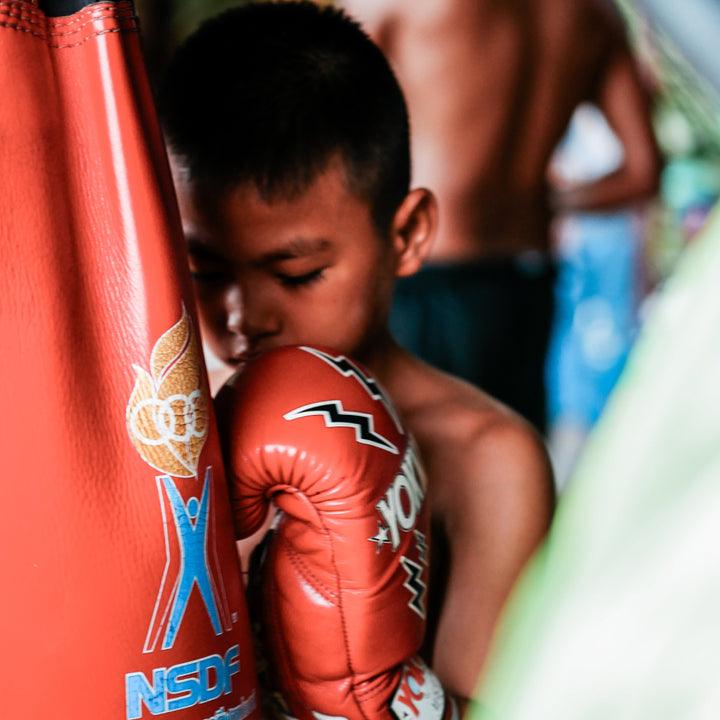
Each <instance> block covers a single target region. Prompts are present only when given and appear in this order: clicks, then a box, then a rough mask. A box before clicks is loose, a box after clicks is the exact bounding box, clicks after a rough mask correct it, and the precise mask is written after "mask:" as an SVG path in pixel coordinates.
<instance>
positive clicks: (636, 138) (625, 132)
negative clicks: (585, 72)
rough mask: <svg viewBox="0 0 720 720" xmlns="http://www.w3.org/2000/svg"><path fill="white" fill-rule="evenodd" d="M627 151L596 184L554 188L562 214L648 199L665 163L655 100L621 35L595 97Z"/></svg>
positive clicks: (652, 193)
mask: <svg viewBox="0 0 720 720" xmlns="http://www.w3.org/2000/svg"><path fill="white" fill-rule="evenodd" d="M588 100H589V101H591V102H593V103H594V104H595V105H597V107H598V108H599V109H600V111H601V112H602V113H603V115H604V116H605V119H606V120H607V122H608V124H609V125H610V127H611V129H612V130H613V132H614V133H615V135H616V137H617V139H618V141H619V142H620V144H621V146H622V150H623V162H622V164H621V166H620V167H619V168H618V169H617V170H615V171H614V172H611V173H610V174H608V175H605V176H604V177H602V178H599V179H598V180H595V181H593V182H589V183H581V184H574V183H568V184H560V185H557V186H555V187H554V189H553V192H552V195H551V199H552V204H553V209H554V210H556V211H558V212H582V211H586V212H587V211H602V210H609V209H612V208H617V207H619V206H623V205H629V204H632V203H635V202H639V201H643V200H648V199H650V198H651V197H652V196H653V195H654V194H655V193H656V192H657V190H658V185H659V179H660V171H661V168H662V159H661V154H660V150H659V147H658V144H657V141H656V138H655V134H654V130H653V126H652V112H651V101H650V97H649V93H648V92H647V90H646V88H645V86H644V84H643V81H642V79H641V77H640V74H639V72H638V67H637V64H636V61H635V59H634V57H633V55H632V52H631V50H630V48H629V47H628V45H627V43H626V42H625V40H624V37H623V36H619V37H618V38H617V39H616V40H615V41H614V42H613V43H612V45H611V48H610V50H609V52H608V56H607V60H606V64H605V67H604V69H603V73H602V75H601V77H600V79H599V82H598V83H597V85H596V89H595V92H594V95H593V97H590V98H588Z"/></svg>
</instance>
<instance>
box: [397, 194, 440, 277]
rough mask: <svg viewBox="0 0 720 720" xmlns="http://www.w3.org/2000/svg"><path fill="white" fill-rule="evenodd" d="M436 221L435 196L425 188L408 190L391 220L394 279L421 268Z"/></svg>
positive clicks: (428, 249)
mask: <svg viewBox="0 0 720 720" xmlns="http://www.w3.org/2000/svg"><path fill="white" fill-rule="evenodd" d="M437 222H438V208H437V201H436V200H435V196H434V195H433V194H432V193H431V192H430V191H429V190H426V189H425V188H417V189H415V190H411V191H410V192H409V193H408V194H407V195H406V196H405V199H404V200H403V201H402V203H401V204H400V207H399V208H398V209H397V211H396V213H395V217H394V218H393V223H392V228H391V233H392V242H393V245H394V247H395V250H396V252H397V268H396V269H395V275H396V277H406V276H407V275H412V274H413V273H415V272H417V271H418V270H419V269H420V266H421V265H422V263H423V260H425V258H426V257H427V254H428V252H429V251H430V245H431V243H432V241H433V238H434V237H435V231H436V229H437Z"/></svg>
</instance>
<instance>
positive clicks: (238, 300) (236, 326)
mask: <svg viewBox="0 0 720 720" xmlns="http://www.w3.org/2000/svg"><path fill="white" fill-rule="evenodd" d="M224 304H225V325H226V327H227V329H228V330H229V331H230V332H231V333H233V334H235V335H238V334H240V333H242V324H243V302H242V291H241V289H240V286H239V285H231V286H229V287H228V288H227V289H226V291H225V297H224Z"/></svg>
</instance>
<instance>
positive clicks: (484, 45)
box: [341, 0, 661, 430]
mask: <svg viewBox="0 0 720 720" xmlns="http://www.w3.org/2000/svg"><path fill="white" fill-rule="evenodd" d="M341 4H342V6H343V7H344V8H345V9H346V10H347V11H348V12H349V13H350V14H351V15H353V16H354V17H355V18H356V19H357V20H359V21H360V22H361V24H362V25H363V26H364V28H365V29H366V31H368V32H369V33H370V34H371V36H372V37H373V39H374V40H375V41H376V42H377V44H378V45H379V46H380V47H381V49H382V50H383V51H384V52H385V54H386V56H387V57H388V59H389V60H390V62H391V64H392V66H393V69H394V70H395V72H396V74H397V76H398V79H399V81H400V84H401V86H402V88H403V90H404V93H405V96H406V99H407V103H408V107H409V113H410V123H411V133H412V135H411V137H412V157H413V185H414V186H416V187H417V186H421V187H422V186H425V187H431V188H433V190H434V192H435V194H436V196H437V198H438V202H439V207H440V222H439V228H438V233H437V237H436V240H435V243H434V246H433V248H432V249H431V251H430V255H429V260H428V262H427V263H426V266H425V268H424V269H423V270H422V271H421V272H420V273H418V274H416V275H415V276H413V277H411V278H407V279H403V280H402V281H401V282H400V283H399V284H398V286H397V289H396V296H395V297H396V301H395V306H394V308H393V315H392V318H391V329H392V331H393V333H394V335H395V336H396V338H397V339H398V340H399V341H400V342H401V343H402V344H404V345H405V346H406V347H408V348H409V349H410V350H411V351H412V352H414V353H415V354H418V355H420V356H421V357H423V358H424V359H425V360H427V361H429V362H431V363H432V364H434V365H436V366H438V367H440V368H442V369H444V370H446V371H449V372H451V373H453V374H455V375H460V376H462V377H464V378H466V379H468V380H471V381H472V382H474V383H475V384H477V385H479V386H481V387H482V388H483V389H484V390H486V391H487V392H489V393H490V394H491V395H494V396H496V397H498V398H500V399H501V400H503V401H504V402H506V403H508V404H509V405H511V406H512V407H514V408H516V409H517V410H519V411H520V412H521V413H522V414H524V415H525V416H526V417H527V418H528V419H530V420H531V421H532V422H534V423H535V425H536V426H537V427H538V428H539V429H541V430H544V429H545V391H544V381H543V366H544V360H545V353H546V349H547V341H548V336H549V332H550V326H551V320H552V312H553V279H554V268H553V263H552V260H551V256H550V222H551V219H552V217H553V215H554V214H555V213H558V212H572V211H591V210H603V209H610V208H616V207H618V206H620V205H626V204H629V203H632V202H636V201H640V200H643V199H647V198H649V197H651V196H652V195H653V194H654V193H655V192H656V190H657V187H658V178H659V172H660V167H661V161H660V155H659V150H658V147H657V144H656V142H655V138H654V135H653V130H652V126H651V121H650V107H649V98H648V97H647V95H646V92H645V89H644V87H643V84H642V82H641V80H640V77H639V74H638V69H637V66H636V64H635V61H634V58H633V56H632V53H631V50H630V48H629V46H628V43H627V40H626V36H625V32H624V25H623V21H622V18H621V17H620V16H619V14H618V13H617V11H616V9H615V7H614V6H613V5H612V3H611V1H610V0H503V2H494V1H491V0H343V2H342V3H341ZM583 102H591V103H594V104H595V105H597V106H598V107H599V108H600V110H601V111H602V112H603V114H604V115H605V117H606V119H607V121H608V123H609V124H610V126H611V128H612V129H613V131H614V132H615V134H616V135H617V137H618V140H619V142H620V143H621V145H622V147H623V151H624V162H623V164H622V166H621V167H619V168H618V169H617V170H616V171H615V172H613V173H612V174H610V175H607V176H605V177H604V178H602V179H600V180H598V181H595V182H592V183H589V184H586V185H581V186H564V187H551V185H550V183H549V179H548V178H549V172H548V166H549V163H550V160H551V157H552V154H553V151H554V150H555V148H556V146H557V144H558V142H559V141H560V140H561V138H562V136H563V134H564V132H565V130H566V128H567V125H568V122H569V120H570V118H571V116H572V114H573V112H574V110H575V109H576V107H577V106H578V105H579V104H581V103H583Z"/></svg>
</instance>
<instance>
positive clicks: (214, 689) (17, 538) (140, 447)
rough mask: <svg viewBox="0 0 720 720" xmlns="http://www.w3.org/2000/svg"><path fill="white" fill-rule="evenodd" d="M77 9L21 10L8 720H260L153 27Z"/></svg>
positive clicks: (12, 216)
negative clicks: (159, 93) (168, 151)
mask: <svg viewBox="0 0 720 720" xmlns="http://www.w3.org/2000/svg"><path fill="white" fill-rule="evenodd" d="M64 4H65V6H66V7H64V8H61V9H60V12H62V13H63V14H62V15H59V16H52V15H53V10H54V9H56V8H53V7H51V5H52V3H45V4H43V3H42V2H41V3H40V4H38V3H37V2H2V3H0V98H1V99H2V100H1V102H0V187H1V192H0V278H1V284H0V290H1V293H0V378H1V379H2V391H1V393H0V398H1V399H0V448H1V449H2V455H1V457H2V461H3V472H2V477H3V481H2V503H1V505H0V507H1V508H2V519H1V520H0V548H2V550H1V551H0V582H1V583H2V586H1V588H0V645H1V647H2V650H1V651H0V678H1V679H0V687H2V693H1V694H2V699H1V700H0V705H1V707H2V709H1V710H0V715H2V717H5V718H20V717H23V718H73V720H81V719H85V718H87V719H88V720H90V718H92V719H93V720H95V719H96V718H103V719H104V720H105V719H113V718H117V719H118V720H121V719H122V720H131V719H132V718H149V717H163V718H168V719H169V720H172V718H183V720H186V719H188V720H208V719H210V718H213V719H215V720H230V719H233V720H239V719H240V718H246V717H250V718H257V717H259V698H258V697H257V696H256V686H255V668H254V664H253V658H252V643H251V640H250V634H249V624H248V619H247V612H246V607H245V601H244V596H243V590H242V582H241V580H240V574H239V568H238V562H237V557H236V554H235V546H234V542H233V535H232V526H231V516H230V510H229V504H228V500H227V496H226V488H225V476H224V470H223V467H222V465H221V460H220V457H221V456H220V449H219V444H218V438H217V431H216V428H215V419H214V416H213V410H212V404H211V401H210V396H209V391H208V384H207V378H206V374H205V368H204V365H203V360H202V356H201V349H200V343H199V338H198V333H197V323H196V318H195V309H194V305H193V301H192V295H191V286H190V278H189V273H188V270H187V268H186V264H185V260H184V257H183V252H184V251H183V241H182V236H181V229H180V222H179V217H178V212H177V208H176V204H175V197H174V193H173V190H172V185H171V180H170V174H169V170H168V166H167V158H166V156H165V151H164V147H163V144H162V139H161V134H160V131H159V128H158V124H157V120H156V117H155V111H154V107H153V104H152V100H151V96H150V92H149V88H148V83H147V79H146V75H145V69H144V66H143V61H142V56H141V52H140V43H139V37H138V29H137V20H136V18H135V15H134V12H133V7H132V5H131V3H129V2H100V3H95V4H91V5H87V6H85V7H80V8H78V9H75V8H70V9H71V10H73V14H70V15H68V14H67V12H68V8H67V5H68V2H67V0H66V1H65V3H64ZM82 4H83V3H76V5H82ZM55 14H56V15H57V12H56V13H55Z"/></svg>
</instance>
